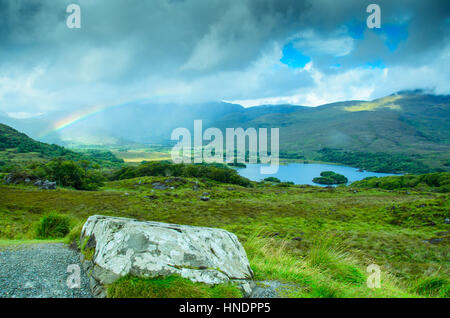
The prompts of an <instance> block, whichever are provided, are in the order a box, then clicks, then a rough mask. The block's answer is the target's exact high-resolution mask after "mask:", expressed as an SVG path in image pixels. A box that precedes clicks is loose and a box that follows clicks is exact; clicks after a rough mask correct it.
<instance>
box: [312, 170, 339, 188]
mask: <svg viewBox="0 0 450 318" xmlns="http://www.w3.org/2000/svg"><path fill="white" fill-rule="evenodd" d="M313 182H314V183H318V184H327V185H332V184H346V183H347V182H348V179H347V178H346V177H345V176H344V175H342V174H339V173H335V172H333V171H323V172H321V173H320V177H317V178H314V179H313Z"/></svg>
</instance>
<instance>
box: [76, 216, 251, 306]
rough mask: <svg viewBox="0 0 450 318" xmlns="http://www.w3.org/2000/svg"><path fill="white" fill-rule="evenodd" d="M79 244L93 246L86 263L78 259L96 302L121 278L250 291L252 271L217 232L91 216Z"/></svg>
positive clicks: (232, 240) (233, 242)
mask: <svg viewBox="0 0 450 318" xmlns="http://www.w3.org/2000/svg"><path fill="white" fill-rule="evenodd" d="M80 240H81V242H87V243H88V244H87V245H90V246H91V247H94V246H95V252H94V254H93V257H92V259H91V260H89V261H88V260H84V259H83V256H82V260H83V261H84V264H83V265H84V267H85V269H87V271H88V272H90V275H91V277H90V279H91V289H92V291H93V293H94V295H95V296H97V297H104V296H105V295H106V294H105V287H106V285H108V284H111V283H113V282H114V281H116V280H117V279H119V278H120V277H123V276H126V275H133V276H137V277H161V276H168V275H172V274H178V275H180V276H182V277H185V278H188V279H190V280H191V281H193V282H203V283H206V284H211V285H214V284H220V283H226V282H229V281H233V282H235V283H237V285H238V286H239V287H240V288H241V290H243V292H244V295H247V296H248V295H250V294H251V291H252V286H253V283H252V281H251V280H252V278H253V272H252V270H251V268H250V264H249V261H248V259H247V255H246V253H245V250H244V248H243V247H242V245H241V244H240V243H239V241H238V239H237V237H236V236H235V235H234V234H232V233H230V232H228V231H225V230H223V229H216V228H206V227H194V226H187V225H176V224H166V223H158V222H144V221H137V220H133V219H127V218H120V217H108V216H100V215H94V216H91V217H89V219H88V220H87V222H86V223H85V224H84V226H83V229H82V232H81V237H80Z"/></svg>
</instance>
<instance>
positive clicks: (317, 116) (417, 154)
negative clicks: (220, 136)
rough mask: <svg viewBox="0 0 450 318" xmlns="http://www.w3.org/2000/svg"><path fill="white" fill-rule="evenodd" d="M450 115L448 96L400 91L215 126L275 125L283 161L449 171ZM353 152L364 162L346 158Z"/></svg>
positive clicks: (233, 118)
mask: <svg viewBox="0 0 450 318" xmlns="http://www.w3.org/2000/svg"><path fill="white" fill-rule="evenodd" d="M251 109H252V108H251ZM251 109H249V110H247V112H251V111H252V110H251ZM255 109H257V108H255ZM449 117H450V96H437V95H426V94H422V93H420V92H402V93H398V94H394V95H391V96H387V97H384V98H380V99H377V100H374V101H370V102H362V101H348V102H340V103H334V104H328V105H323V106H318V107H296V108H294V109H293V111H290V112H281V111H279V110H277V111H275V112H273V113H270V112H265V113H264V114H261V115H260V116H238V114H235V113H230V114H228V115H226V116H223V117H222V118H221V119H219V120H217V121H216V123H215V124H216V125H217V127H220V128H222V129H224V128H226V127H268V128H270V127H279V128H280V151H281V153H282V155H283V156H285V157H290V156H293V155H295V156H294V157H303V158H305V159H316V160H322V161H329V162H338V163H343V164H348V165H353V166H358V167H361V168H364V169H370V170H375V171H380V172H381V171H383V172H413V173H425V172H431V171H449V166H450V163H449V160H448V158H450V145H449V141H450V118H449ZM324 149H327V151H325V152H324V151H323V150H324ZM352 154H353V157H357V158H362V157H364V159H355V158H350V157H352ZM355 155H356V156H355ZM383 162H389V164H387V165H386V164H383ZM381 165H383V166H381Z"/></svg>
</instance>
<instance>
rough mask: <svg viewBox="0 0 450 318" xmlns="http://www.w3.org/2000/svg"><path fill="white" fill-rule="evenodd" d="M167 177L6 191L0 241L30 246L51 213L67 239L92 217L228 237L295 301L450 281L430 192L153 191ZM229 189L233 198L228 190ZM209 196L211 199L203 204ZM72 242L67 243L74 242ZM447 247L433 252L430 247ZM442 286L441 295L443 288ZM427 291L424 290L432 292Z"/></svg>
mask: <svg viewBox="0 0 450 318" xmlns="http://www.w3.org/2000/svg"><path fill="white" fill-rule="evenodd" d="M164 179H165V178H164V177H143V178H136V179H128V180H122V181H117V182H109V183H107V184H106V185H105V187H104V188H102V189H101V190H100V191H90V192H86V191H75V190H69V189H57V190H52V191H45V190H39V189H36V188H34V187H27V186H0V198H1V200H0V239H4V240H30V239H34V237H35V233H34V227H35V226H36V224H37V223H39V220H40V218H41V217H42V216H43V215H45V214H47V213H48V212H49V211H54V212H56V213H58V214H62V215H67V216H69V217H70V218H71V220H72V221H71V232H70V234H69V235H68V236H67V238H66V240H73V239H74V238H77V237H79V233H80V231H81V227H82V224H83V223H84V222H85V220H86V219H87V218H88V217H89V216H90V215H94V214H103V215H111V216H123V217H131V218H136V219H140V220H151V221H159V222H168V223H177V224H187V225H196V226H208V227H218V228H224V229H226V230H229V231H231V232H233V233H235V234H236V235H237V236H238V238H239V239H240V241H241V242H242V243H243V245H244V247H245V249H246V251H247V254H248V257H249V260H250V262H251V265H252V268H253V270H254V272H255V275H256V277H257V279H259V280H268V279H269V280H270V279H273V280H278V281H282V282H285V283H289V284H292V285H293V286H295V287H294V288H292V290H291V291H289V292H288V294H287V296H289V297H415V296H420V297H441V296H442V295H446V292H445V290H446V288H447V290H448V287H446V286H447V285H446V284H444V283H442V284H440V285H439V284H437V283H433V284H431V283H429V284H428V285H430V286H438V287H433V288H431V287H430V288H431V289H430V290H432V292H429V293H428V292H426V290H427V289H426V288H425V287H422V288H419V287H417V286H416V285H417V282H420V281H423V282H424V283H423V284H424V285H423V286H428V285H426V284H425V282H426V279H427V278H428V277H430V276H432V277H438V278H445V277H449V274H450V266H449V264H448V261H447V260H448V252H449V248H448V242H449V241H448V234H447V235H443V234H442V233H443V232H444V233H446V232H447V231H449V230H450V225H448V224H445V222H444V220H445V218H449V217H450V215H449V211H450V207H449V205H450V204H449V200H448V194H446V193H433V192H427V191H417V190H415V189H412V190H410V191H405V190H383V189H358V188H351V187H338V188H333V189H327V188H320V187H313V186H289V187H283V188H280V187H277V186H275V185H270V184H265V185H262V184H255V187H253V188H243V187H239V186H235V185H226V184H220V183H214V182H208V181H206V180H197V179H190V178H184V179H186V180H187V181H192V182H197V183H198V187H199V188H198V190H197V191H195V190H194V188H193V187H192V182H179V183H176V184H174V185H173V186H174V189H167V190H155V189H153V187H152V183H153V182H157V181H162V180H164ZM230 188H231V189H230ZM204 192H208V193H209V195H208V197H210V200H209V201H207V202H204V201H201V200H200V197H201V196H202V195H203V193H204ZM68 238H70V239H68ZM432 238H441V239H442V241H441V242H438V243H437V244H431V243H429V241H428V240H430V239H432ZM373 263H374V264H377V265H379V266H380V267H381V269H382V288H381V289H380V290H378V289H374V290H372V289H368V288H367V287H366V284H365V281H366V279H367V275H368V274H367V273H366V267H367V266H368V265H369V264H373ZM439 286H440V287H439ZM427 288H428V287H427Z"/></svg>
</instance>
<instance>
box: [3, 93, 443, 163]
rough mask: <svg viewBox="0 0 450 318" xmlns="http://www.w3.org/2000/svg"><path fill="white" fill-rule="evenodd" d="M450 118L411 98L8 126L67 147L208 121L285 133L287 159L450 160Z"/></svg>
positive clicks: (428, 99)
mask: <svg viewBox="0 0 450 318" xmlns="http://www.w3.org/2000/svg"><path fill="white" fill-rule="evenodd" d="M449 114H450V96H449V95H432V94H426V93H424V92H422V91H410V92H400V93H397V94H393V95H390V96H387V97H384V98H381V99H377V100H374V101H369V102H365V101H345V102H339V103H333V104H326V105H323V106H319V107H303V106H294V105H266V106H258V107H250V108H245V107H243V106H240V105H235V104H229V103H224V102H217V103H203V104H193V105H181V104H178V105H177V104H170V105H169V104H143V103H139V104H130V105H123V106H118V107H112V108H109V109H105V110H103V111H101V112H99V113H96V114H93V115H90V116H87V117H86V118H83V119H81V120H78V121H75V122H74V123H73V124H71V125H68V126H67V127H65V128H63V129H60V130H58V131H53V132H50V133H48V134H47V135H45V136H39V133H38V132H39V130H42V129H43V128H45V126H46V125H50V124H51V123H52V121H54V120H57V119H58V117H61V116H62V115H63V114H53V115H52V116H51V117H50V116H47V117H45V116H39V117H38V118H29V119H12V118H5V117H4V116H2V119H1V120H2V122H4V123H6V124H8V125H11V126H13V127H14V128H16V129H18V130H20V131H24V132H25V133H27V134H29V135H30V136H32V137H33V138H36V139H38V140H41V141H45V142H50V143H57V144H61V145H66V146H79V145H127V144H131V143H140V144H149V143H162V144H168V143H169V142H170V135H171V132H172V130H173V129H175V128H178V127H185V128H188V129H189V130H190V131H191V132H193V122H194V120H197V119H201V120H203V130H205V129H207V128H208V127H217V128H220V129H222V130H223V132H224V131H225V128H238V127H242V128H248V127H254V128H261V127H268V128H269V127H273V128H280V149H281V151H283V152H289V153H295V154H299V155H306V156H307V157H308V155H309V154H311V153H314V152H317V151H319V150H321V149H323V148H333V149H339V150H343V151H364V152H386V153H405V154H427V155H435V156H438V157H440V158H444V157H445V156H446V155H447V154H448V153H449V149H450V147H449V141H450V118H449ZM64 115H65V116H67V114H64ZM442 160H444V159H442Z"/></svg>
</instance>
